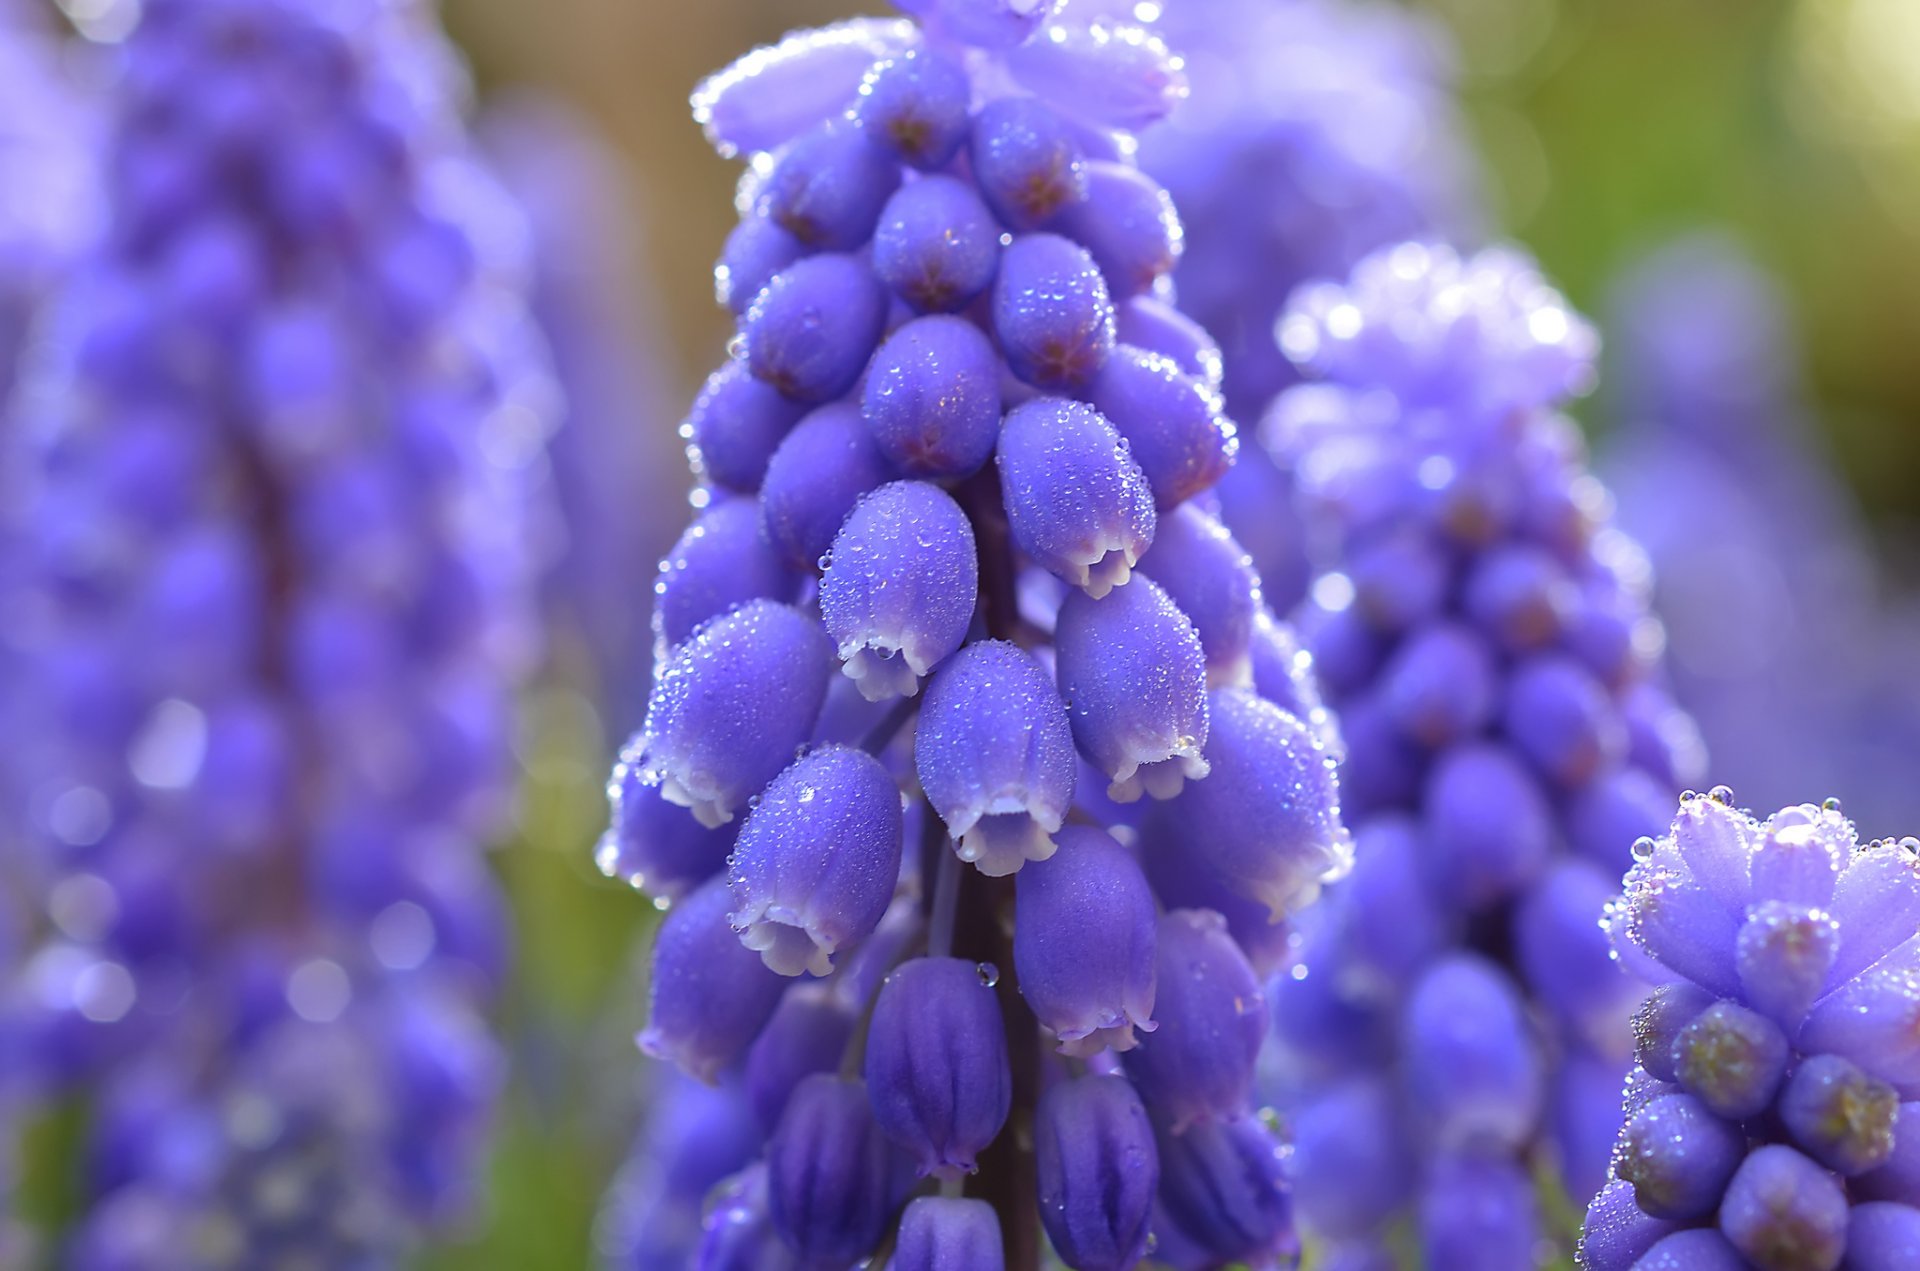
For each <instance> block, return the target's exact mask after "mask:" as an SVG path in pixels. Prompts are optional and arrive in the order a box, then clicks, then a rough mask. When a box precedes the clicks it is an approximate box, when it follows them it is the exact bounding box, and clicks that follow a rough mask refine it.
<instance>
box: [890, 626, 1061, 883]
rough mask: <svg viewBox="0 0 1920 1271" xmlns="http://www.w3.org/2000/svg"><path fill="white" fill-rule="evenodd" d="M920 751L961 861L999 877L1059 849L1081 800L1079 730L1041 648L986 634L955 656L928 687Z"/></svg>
mask: <svg viewBox="0 0 1920 1271" xmlns="http://www.w3.org/2000/svg"><path fill="white" fill-rule="evenodd" d="M913 758H914V764H915V766H916V767H917V769H918V770H919V774H920V788H921V790H922V791H924V792H925V794H926V796H927V802H928V803H930V804H932V805H933V809H934V811H936V812H938V813H939V814H940V818H941V820H943V821H945V822H946V824H947V833H948V835H949V836H950V837H952V838H954V839H957V840H958V841H959V845H958V848H957V850H958V852H959V854H960V859H961V860H963V861H968V862H970V863H972V864H973V865H974V866H975V867H977V868H978V869H979V870H980V872H981V873H983V874H985V875H987V876H988V877H990V878H997V877H1000V876H1002V875H1005V874H1011V873H1013V872H1014V871H1015V870H1018V869H1019V868H1020V867H1021V866H1022V865H1024V864H1025V863H1026V862H1028V861H1030V860H1034V861H1039V860H1045V859H1046V858H1047V857H1049V856H1051V855H1053V851H1054V842H1053V835H1054V834H1055V833H1056V832H1057V831H1058V830H1059V829H1060V826H1061V825H1062V824H1063V823H1064V822H1065V820H1066V816H1067V811H1068V809H1069V808H1070V807H1071V806H1072V803H1073V783H1074V753H1073V731H1072V729H1071V727H1070V726H1069V725H1068V723H1067V708H1066V704H1065V703H1063V702H1062V701H1061V700H1060V695H1059V694H1058V693H1057V692H1056V691H1055V690H1054V687H1053V679H1052V677H1051V676H1049V675H1048V674H1047V672H1046V669H1045V668H1044V667H1042V666H1041V665H1040V663H1039V662H1037V661H1036V660H1035V659H1034V657H1033V655H1032V654H1030V653H1027V652H1025V651H1024V650H1022V649H1020V648H1019V647H1018V646H1016V645H1012V644H1009V643H1007V642H1006V641H1004V640H982V641H980V642H978V643H976V644H970V645H968V646H967V647H966V648H964V649H962V650H960V652H958V653H956V654H955V655H954V656H953V657H952V658H951V659H949V660H948V661H947V663H946V665H944V666H942V667H941V668H940V670H939V671H938V672H937V673H936V674H935V675H934V677H933V679H932V681H931V682H930V683H929V684H928V686H927V695H926V700H925V702H923V703H922V705H921V707H920V719H919V722H918V724H917V726H916V728H915V732H914V747H913Z"/></svg>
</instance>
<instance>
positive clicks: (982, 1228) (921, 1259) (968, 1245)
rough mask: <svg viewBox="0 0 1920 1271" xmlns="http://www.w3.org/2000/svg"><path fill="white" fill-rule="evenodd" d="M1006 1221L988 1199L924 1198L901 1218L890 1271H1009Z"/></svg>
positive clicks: (918, 1200) (914, 1203) (909, 1206)
mask: <svg viewBox="0 0 1920 1271" xmlns="http://www.w3.org/2000/svg"><path fill="white" fill-rule="evenodd" d="M1006 1265H1007V1263H1006V1258H1005V1255H1004V1254H1003V1253H1002V1251H1001V1243H1000V1219H999V1217H998V1216H997V1215H996V1214H995V1213H994V1212H993V1206H992V1205H989V1204H988V1203H987V1202H986V1201H984V1200H961V1199H957V1198H952V1197H946V1196H922V1197H919V1198H918V1199H916V1200H914V1201H912V1202H910V1203H909V1204H908V1205H907V1209H906V1212H905V1213H903V1214H901V1215H900V1238H899V1240H898V1241H897V1242H896V1243H895V1245H894V1250H893V1260H892V1261H891V1262H889V1263H888V1264H887V1266H888V1267H889V1268H890V1271H1006Z"/></svg>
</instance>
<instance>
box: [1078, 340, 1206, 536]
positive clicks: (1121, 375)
mask: <svg viewBox="0 0 1920 1271" xmlns="http://www.w3.org/2000/svg"><path fill="white" fill-rule="evenodd" d="M1088 400H1089V401H1091V402H1092V403H1093V405H1094V408H1095V409H1097V410H1098V411H1099V412H1100V413H1101V414H1102V415H1104V416H1106V418H1107V419H1108V421H1109V422H1111V423H1112V424H1113V427H1114V429H1115V431H1117V432H1118V433H1119V434H1120V435H1121V436H1122V437H1124V438H1126V440H1127V447H1128V449H1129V450H1130V451H1131V452H1132V455H1133V459H1134V462H1135V463H1138V464H1139V465H1140V471H1141V472H1143V473H1145V474H1146V478H1147V484H1148V485H1150V486H1152V487H1153V497H1154V502H1155V503H1156V504H1157V505H1158V506H1159V507H1160V509H1161V510H1162V511H1166V510H1168V509H1170V508H1173V507H1175V506H1177V505H1178V504H1180V503H1182V502H1184V501H1185V500H1187V499H1190V498H1192V497H1193V496H1194V495H1196V494H1200V493H1202V492H1204V491H1206V490H1210V489H1212V488H1213V486H1214V485H1215V484H1217V483H1218V482H1219V480H1220V479H1221V478H1222V477H1223V476H1225V475H1226V473H1227V469H1228V468H1229V467H1230V466H1232V464H1233V459H1234V455H1235V453H1236V452H1237V451H1238V450H1239V445H1240V443H1239V434H1238V432H1237V430H1236V429H1235V427H1234V425H1233V424H1232V422H1230V421H1229V420H1228V419H1227V418H1226V417H1225V416H1224V415H1223V414H1221V409H1222V403H1221V401H1220V396H1219V393H1218V392H1217V391H1216V390H1215V389H1214V387H1213V386H1212V385H1210V384H1209V383H1207V381H1205V380H1204V379H1201V378H1198V377H1196V376H1194V375H1191V374H1189V373H1187V372H1186V371H1184V370H1182V369H1181V368H1180V366H1179V364H1178V363H1176V362H1175V361H1174V360H1173V359H1172V358H1169V357H1166V356H1164V355H1162V354H1159V353H1151V352H1148V351H1147V350H1145V349H1138V348H1133V347H1130V346H1128V345H1125V344H1122V345H1119V346H1117V347H1115V349H1114V350H1113V356H1112V357H1111V358H1109V359H1107V362H1106V365H1105V366H1103V367H1101V369H1100V374H1099V375H1098V376H1096V377H1095V378H1094V380H1093V383H1092V385H1091V387H1090V388H1089V390H1088Z"/></svg>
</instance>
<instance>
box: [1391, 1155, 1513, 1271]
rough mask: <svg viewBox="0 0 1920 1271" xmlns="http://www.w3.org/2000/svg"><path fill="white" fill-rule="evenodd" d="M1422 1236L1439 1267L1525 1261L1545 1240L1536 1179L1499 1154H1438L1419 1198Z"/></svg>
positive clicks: (1486, 1270)
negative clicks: (1534, 1184)
mask: <svg viewBox="0 0 1920 1271" xmlns="http://www.w3.org/2000/svg"><path fill="white" fill-rule="evenodd" d="M1420 1238H1421V1244H1422V1246H1423V1247H1424V1249H1425V1252H1426V1256H1427V1258H1428V1259H1429V1260H1430V1265H1432V1266H1435V1267H1449V1268H1454V1267H1457V1268H1459V1271H1507V1269H1508V1268H1510V1267H1524V1266H1526V1265H1527V1264H1528V1263H1530V1262H1533V1261H1534V1260H1535V1250H1536V1249H1537V1247H1538V1245H1539V1243H1540V1214H1539V1208H1538V1202H1537V1201H1536V1200H1535V1199H1534V1187H1533V1180H1532V1179H1531V1178H1529V1177H1528V1176H1527V1174H1526V1171H1524V1170H1523V1169H1521V1168H1520V1167H1519V1166H1518V1165H1517V1164H1515V1163H1514V1162H1512V1161H1509V1160H1505V1159H1501V1158H1498V1157H1476V1156H1470V1155H1469V1156H1443V1157H1441V1158H1439V1159H1438V1160H1436V1161H1435V1162H1434V1163H1433V1165H1432V1166H1431V1168H1430V1169H1429V1171H1428V1177H1427V1182H1426V1191H1425V1194H1424V1195H1423V1196H1422V1197H1421V1198H1420Z"/></svg>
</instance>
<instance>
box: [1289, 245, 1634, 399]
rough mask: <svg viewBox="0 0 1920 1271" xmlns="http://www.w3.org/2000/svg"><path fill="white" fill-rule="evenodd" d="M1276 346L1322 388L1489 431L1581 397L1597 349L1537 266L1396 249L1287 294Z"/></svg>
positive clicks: (1505, 252) (1504, 255)
mask: <svg viewBox="0 0 1920 1271" xmlns="http://www.w3.org/2000/svg"><path fill="white" fill-rule="evenodd" d="M1276 334H1277V335H1278V338H1279V340H1280V346H1281V348H1282V349H1283V350H1284V351H1285V352H1286V354H1287V356H1289V357H1290V358H1292V359H1293V360H1294V361H1295V362H1297V363H1299V364H1300V365H1301V366H1303V367H1304V368H1306V369H1307V370H1309V371H1311V372H1312V373H1314V374H1315V375H1317V376H1319V377H1320V378H1322V379H1325V380H1329V381H1332V382H1334V383H1337V384H1342V385H1345V386H1348V387H1352V388H1384V389H1386V390H1388V391H1390V392H1391V393H1393V395H1394V396H1395V398H1396V399H1397V400H1398V402H1399V405H1400V407H1401V409H1402V410H1403V411H1417V410H1429V409H1438V410H1445V411H1448V412H1449V413H1459V414H1463V415H1465V416H1466V417H1467V418H1469V419H1473V420H1484V421H1491V420H1495V419H1498V418H1500V417H1503V416H1505V415H1507V414H1508V413H1510V412H1514V411H1527V410H1533V409H1537V408H1540V407H1544V406H1549V405H1551V404H1553V403H1555V402H1557V401H1559V400H1561V399H1563V398H1566V397H1570V396H1577V395H1579V394H1581V393H1585V392H1587V391H1588V390H1589V389H1590V388H1591V387H1592V386H1593V381H1594V359H1595V358H1596V357H1597V356H1598V354H1599V349H1600V340H1599V336H1598V335H1597V334H1596V333H1595V332H1594V330H1593V328H1592V327H1591V326H1589V325H1588V324H1587V323H1586V321H1585V320H1583V319H1582V318H1581V317H1580V316H1579V315H1578V314H1576V313H1575V312H1574V311H1573V310H1572V309H1571V308H1570V307H1569V306H1568V304H1567V302H1566V300H1565V298H1564V297H1562V296H1561V294H1560V293H1559V292H1558V291H1556V290H1555V289H1554V288H1553V287H1552V285H1551V284H1549V283H1548V282H1547V281H1546V279H1545V278H1543V277H1542V276H1541V274H1540V272H1539V270H1538V269H1537V268H1536V267H1535V266H1534V264H1533V262H1532V261H1531V260H1529V259H1528V258H1527V257H1526V256H1525V255H1523V254H1522V253H1520V252H1517V251H1514V250H1512V249H1509V248H1501V247H1494V248H1488V249H1487V250H1485V251H1482V252H1479V253H1477V254H1475V255H1473V256H1469V257H1464V258H1463V257H1461V256H1460V255H1459V254H1457V253H1456V252H1455V251H1454V250H1453V249H1452V248H1450V247H1445V246H1439V245H1434V244H1427V243H1401V244H1399V245H1397V246H1394V247H1390V248H1386V249H1384V250H1382V251H1378V252H1375V253H1374V254H1373V255H1371V256H1369V257H1367V258H1366V259H1365V260H1363V261H1361V262H1360V264H1359V265H1357V266H1355V268H1354V271H1353V276H1352V278H1351V279H1350V280H1348V281H1347V282H1345V283H1335V282H1323V283H1314V284H1311V285H1308V286H1306V287H1303V288H1301V290H1300V291H1299V292H1298V293H1296V294H1295V296H1294V298H1293V301H1292V303H1291V304H1290V305H1289V306H1288V310H1287V312H1286V314H1285V315H1284V316H1283V317H1282V318H1281V319H1280V323H1279V326H1278V329H1277V332H1276Z"/></svg>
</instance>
